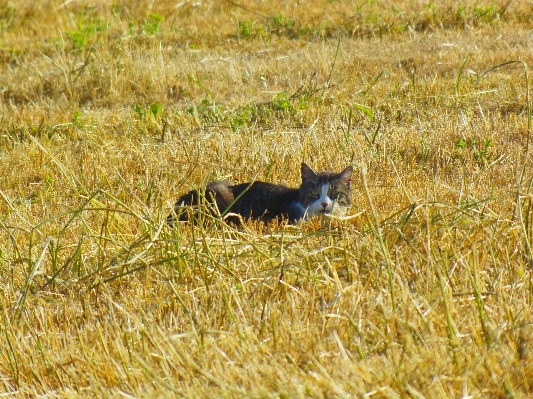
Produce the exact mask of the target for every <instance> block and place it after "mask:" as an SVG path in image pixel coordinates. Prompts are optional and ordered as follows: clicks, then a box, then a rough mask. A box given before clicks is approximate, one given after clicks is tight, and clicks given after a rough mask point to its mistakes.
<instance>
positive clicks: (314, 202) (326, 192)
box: [300, 163, 353, 217]
mask: <svg viewBox="0 0 533 399" xmlns="http://www.w3.org/2000/svg"><path fill="white" fill-rule="evenodd" d="M352 174H353V168H352V167H351V166H348V167H347V168H346V169H344V170H343V171H342V172H340V173H333V172H320V173H316V172H315V171H314V170H313V169H311V168H310V167H309V165H307V164H305V163H302V185H301V186H300V202H301V203H302V205H303V206H304V207H305V208H306V209H307V216H308V217H312V216H315V215H320V216H322V215H328V214H333V215H337V216H344V215H346V211H347V210H348V207H349V206H350V205H351V203H352V189H351V185H350V183H351V181H352Z"/></svg>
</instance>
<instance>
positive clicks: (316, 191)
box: [309, 190, 320, 198]
mask: <svg viewBox="0 0 533 399" xmlns="http://www.w3.org/2000/svg"><path fill="white" fill-rule="evenodd" d="M309 196H310V197H313V198H318V197H320V191H318V190H313V191H311V192H310V193H309Z"/></svg>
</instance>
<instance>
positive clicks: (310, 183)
mask: <svg viewBox="0 0 533 399" xmlns="http://www.w3.org/2000/svg"><path fill="white" fill-rule="evenodd" d="M301 173H302V184H301V186H300V187H299V188H290V187H287V186H284V185H282V184H272V183H267V182H262V181H256V182H253V183H242V184H237V185H232V184H231V183H230V182H229V181H228V180H214V181H212V182H210V183H208V184H207V186H206V188H205V194H204V196H205V199H206V202H209V204H210V205H209V206H208V208H207V209H209V208H211V209H212V210H214V205H216V208H218V211H219V212H220V213H221V214H223V215H224V214H226V213H231V214H237V215H240V217H242V218H243V219H253V220H261V221H263V222H269V221H271V220H273V219H278V220H282V219H286V220H287V221H288V222H289V223H290V224H295V223H297V222H299V221H301V220H307V219H309V218H311V217H313V216H324V215H337V216H344V215H346V212H347V210H348V207H349V206H350V205H351V203H352V201H351V180H352V174H353V168H352V167H351V166H348V167H347V168H346V169H344V170H343V171H342V172H340V173H333V172H327V171H326V172H320V173H316V172H315V171H314V170H313V169H311V167H310V166H309V165H307V164H305V163H302V169H301ZM201 202H202V201H201V194H200V193H199V192H198V190H192V191H189V192H188V193H187V194H184V195H182V196H181V197H180V198H179V199H178V201H177V202H176V205H175V207H174V212H173V213H171V214H170V215H169V216H168V218H167V222H168V223H169V224H170V225H171V226H172V225H173V224H174V221H175V218H176V216H178V218H179V219H178V220H179V221H187V220H190V218H191V216H192V215H191V213H190V212H191V209H190V208H189V209H187V208H184V207H198V205H199V204H200V203H201ZM213 214H215V215H216V212H213ZM231 214H230V215H228V217H227V220H228V222H230V223H235V224H239V222H240V221H239V217H238V216H232V215H231Z"/></svg>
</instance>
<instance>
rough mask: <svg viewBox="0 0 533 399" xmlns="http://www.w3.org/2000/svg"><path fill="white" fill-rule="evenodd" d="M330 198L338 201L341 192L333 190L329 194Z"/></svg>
mask: <svg viewBox="0 0 533 399" xmlns="http://www.w3.org/2000/svg"><path fill="white" fill-rule="evenodd" d="M329 198H331V199H332V200H336V199H337V198H339V192H338V191H337V190H331V191H330V192H329Z"/></svg>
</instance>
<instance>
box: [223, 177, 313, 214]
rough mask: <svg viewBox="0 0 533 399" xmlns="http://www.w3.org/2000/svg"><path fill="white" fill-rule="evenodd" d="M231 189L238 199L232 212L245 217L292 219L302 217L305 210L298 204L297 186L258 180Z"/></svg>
mask: <svg viewBox="0 0 533 399" xmlns="http://www.w3.org/2000/svg"><path fill="white" fill-rule="evenodd" d="M230 189H231V191H232V193H233V196H234V198H236V199H237V200H236V202H235V204H234V205H233V206H232V209H231V210H232V212H236V213H239V214H241V215H243V216H245V217H249V216H252V217H254V218H261V219H263V220H265V221H268V220H271V219H275V218H286V219H289V220H291V221H292V220H295V219H299V218H301V217H302V216H303V213H304V212H305V210H303V209H300V208H301V207H298V206H297V204H298V203H299V190H298V189H297V188H290V187H287V186H284V185H283V184H273V183H267V182H263V181H256V182H253V183H241V184H236V185H234V186H231V187H230ZM302 211H303V212H302Z"/></svg>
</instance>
